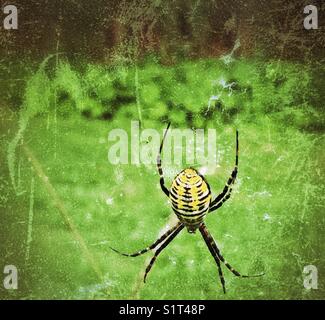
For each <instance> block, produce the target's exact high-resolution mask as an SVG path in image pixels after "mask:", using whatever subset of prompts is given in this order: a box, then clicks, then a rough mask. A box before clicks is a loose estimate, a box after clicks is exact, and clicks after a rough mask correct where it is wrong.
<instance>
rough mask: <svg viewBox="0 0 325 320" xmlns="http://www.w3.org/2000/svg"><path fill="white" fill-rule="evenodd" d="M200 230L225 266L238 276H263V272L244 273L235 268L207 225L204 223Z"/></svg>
mask: <svg viewBox="0 0 325 320" xmlns="http://www.w3.org/2000/svg"><path fill="white" fill-rule="evenodd" d="M200 231H201V233H202V235H203V234H204V235H205V237H206V238H207V239H208V241H209V242H210V244H211V246H212V248H213V250H214V251H215V253H216V255H217V256H218V258H219V260H221V261H222V262H223V263H224V264H225V266H226V267H227V268H228V269H229V270H230V271H231V272H232V273H233V274H234V275H235V276H237V277H241V278H254V277H260V276H263V275H264V273H261V274H256V275H249V276H248V275H242V274H240V273H239V272H238V271H237V270H235V269H234V268H233V267H232V266H231V265H230V264H229V263H228V262H227V261H226V260H225V258H224V257H223V256H222V255H221V252H220V250H219V248H218V246H217V244H216V242H215V241H214V239H213V237H212V236H211V234H210V233H209V231H208V229H207V227H206V226H205V225H204V224H202V225H201V226H200ZM203 237H204V236H203Z"/></svg>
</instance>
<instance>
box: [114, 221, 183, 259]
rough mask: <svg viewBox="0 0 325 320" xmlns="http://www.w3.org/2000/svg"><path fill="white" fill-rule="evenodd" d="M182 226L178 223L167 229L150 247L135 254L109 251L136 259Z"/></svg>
mask: <svg viewBox="0 0 325 320" xmlns="http://www.w3.org/2000/svg"><path fill="white" fill-rule="evenodd" d="M181 225H182V223H181V222H178V223H177V224H176V226H174V227H173V228H171V229H169V230H168V231H167V232H165V233H164V234H163V235H162V236H161V237H160V238H159V239H158V240H156V241H155V242H154V243H153V244H152V245H150V246H149V247H147V248H145V249H143V250H140V251H137V252H135V253H130V254H129V253H122V252H120V251H118V250H116V249H114V248H112V247H110V249H112V250H113V251H115V252H117V253H119V254H121V255H123V256H126V257H137V256H140V255H141V254H144V253H146V252H148V251H149V250H152V249H154V248H156V247H157V246H158V245H159V244H160V243H162V242H163V241H164V240H165V239H166V238H167V237H169V235H171V234H172V233H173V232H174V231H176V230H177V229H178V228H179V227H180V226H181Z"/></svg>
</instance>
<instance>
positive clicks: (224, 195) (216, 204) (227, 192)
mask: <svg viewBox="0 0 325 320" xmlns="http://www.w3.org/2000/svg"><path fill="white" fill-rule="evenodd" d="M238 152H239V141H238V130H236V159H235V167H234V169H233V171H232V173H231V175H230V177H229V179H228V181H227V183H226V185H225V187H224V188H223V191H222V192H221V193H220V194H219V195H218V196H217V197H216V198H215V199H214V200H213V201H212V202H211V204H210V209H209V212H212V211H215V210H217V209H218V208H220V207H221V206H222V205H223V203H224V202H226V201H227V200H228V199H229V198H230V196H231V192H232V185H233V184H234V183H235V180H236V177H237V173H238Z"/></svg>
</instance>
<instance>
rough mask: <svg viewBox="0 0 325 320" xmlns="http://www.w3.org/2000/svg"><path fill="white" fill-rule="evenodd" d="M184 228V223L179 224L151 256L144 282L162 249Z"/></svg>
mask: <svg viewBox="0 0 325 320" xmlns="http://www.w3.org/2000/svg"><path fill="white" fill-rule="evenodd" d="M183 228H184V225H183V224H179V225H178V227H177V228H176V230H174V232H173V233H172V234H171V235H170V236H169V237H168V238H167V240H166V241H165V242H164V243H163V244H162V245H161V246H160V247H159V248H158V249H157V251H156V252H155V255H154V256H153V257H152V258H151V260H150V262H149V264H148V266H147V268H146V272H145V274H144V278H143V282H146V278H147V275H148V273H149V272H150V270H151V268H152V266H153V264H154V263H155V261H156V259H157V257H158V255H159V254H160V252H161V251H163V250H164V249H165V248H166V247H167V246H168V244H169V243H171V242H172V240H173V239H174V238H175V237H176V236H177V235H178V234H179V232H180V231H181V230H182V229H183Z"/></svg>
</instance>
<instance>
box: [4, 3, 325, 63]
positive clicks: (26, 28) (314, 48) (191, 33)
mask: <svg viewBox="0 0 325 320" xmlns="http://www.w3.org/2000/svg"><path fill="white" fill-rule="evenodd" d="M6 4H14V5H16V6H17V8H18V11H19V28H18V30H10V31H8V30H4V29H3V27H2V26H1V28H0V45H1V47H0V50H1V58H2V60H4V59H5V60H7V59H13V60H16V59H20V58H22V57H24V58H26V57H28V58H30V59H32V60H36V61H37V60H42V59H43V58H44V57H46V56H47V55H48V54H51V53H55V52H57V51H59V52H62V53H64V54H65V55H66V56H67V57H68V58H71V59H79V58H80V57H82V58H84V59H86V60H87V61H96V62H97V61H98V62H103V61H105V62H106V61H112V60H113V61H116V59H117V60H125V61H128V60H130V59H131V60H134V59H139V58H141V57H143V56H145V55H148V54H154V55H156V56H159V57H160V58H161V60H162V61H163V62H165V63H173V62H174V61H177V59H178V58H184V57H186V58H199V57H208V56H219V55H220V54H224V53H225V52H228V51H229V50H231V49H232V48H233V46H234V43H235V40H236V39H240V43H241V46H240V49H239V52H240V54H242V55H244V56H250V55H255V54H256V53H257V52H258V53H261V54H262V55H263V56H266V57H270V58H282V59H298V60H304V59H306V58H307V59H317V58H318V57H323V55H324V53H323V50H324V45H325V33H324V21H325V15H324V11H325V10H324V8H325V2H324V1H315V0H304V1H301V0H289V1H282V0H247V1H244V0H211V1H206V0H167V1H162V0H153V1H146V0H133V1H127V0H122V1H119V0H92V1H86V0H15V1H2V3H1V6H2V7H3V6H5V5H6ZM308 4H314V5H316V6H317V7H318V9H319V29H318V30H305V29H304V28H303V18H304V16H305V15H304V14H303V8H304V6H305V5H308ZM3 17H5V15H3Z"/></svg>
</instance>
